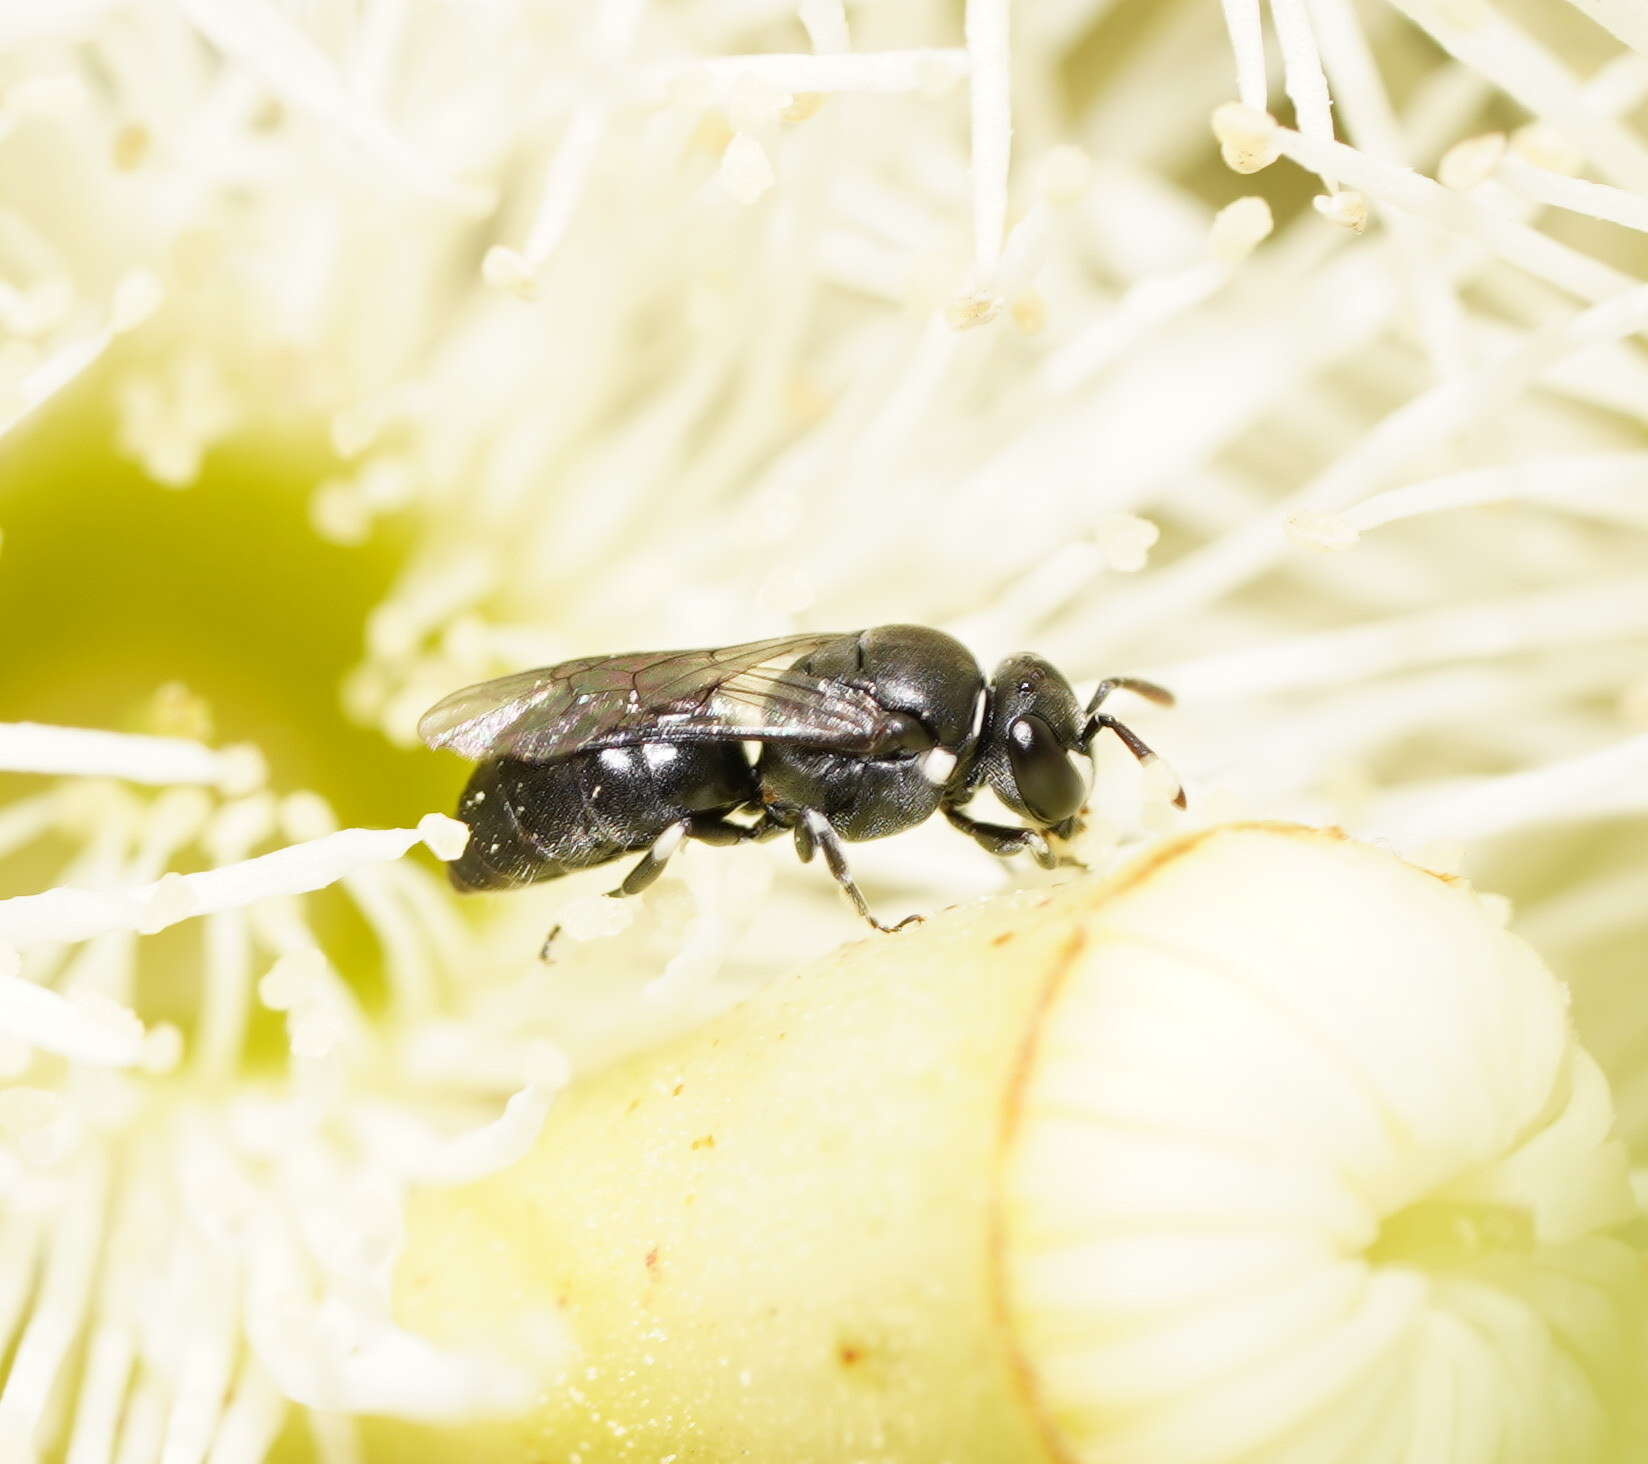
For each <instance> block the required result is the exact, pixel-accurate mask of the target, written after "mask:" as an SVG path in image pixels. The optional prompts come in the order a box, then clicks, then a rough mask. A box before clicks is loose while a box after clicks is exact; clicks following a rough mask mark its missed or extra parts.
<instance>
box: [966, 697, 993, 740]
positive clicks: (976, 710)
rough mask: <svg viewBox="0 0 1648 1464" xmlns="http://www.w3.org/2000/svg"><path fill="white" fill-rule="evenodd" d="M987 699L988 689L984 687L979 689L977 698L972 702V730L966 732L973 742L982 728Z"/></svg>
mask: <svg viewBox="0 0 1648 1464" xmlns="http://www.w3.org/2000/svg"><path fill="white" fill-rule="evenodd" d="M989 699H990V689H989V688H988V687H985V688H983V689H981V690H980V692H979V694H978V700H977V701H975V702H974V703H973V730H972V731H971V732H969V733H968V734H967V735H968V738H969V739H970V740H971V741H973V742H977V741H978V735H979V733H980V732H981V731H983V730H984V704H985V702H987V701H988V700H989Z"/></svg>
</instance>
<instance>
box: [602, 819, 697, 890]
mask: <svg viewBox="0 0 1648 1464" xmlns="http://www.w3.org/2000/svg"><path fill="white" fill-rule="evenodd" d="M691 829H692V820H691V819H690V818H684V819H681V820H680V821H679V822H677V823H672V824H671V825H670V826H669V827H668V828H667V829H665V830H664V832H663V833H661V834H660V835H659V836H658V837H657V838H656V839H654V840H653V841H652V847H651V848H650V849H648V850H647V852H646V853H645V854H643V855H642V856H641V858H640V859H639V860H638V861H637V862H636V865H635V867H634V868H633V869H632V870H630V872H629V873H628V874H626V875H625V876H624V878H623V882H622V883H621V884H619V886H618V888H617V889H615V890H608V891H607V898H608V899H611V900H623V899H627V898H628V897H629V896H630V895H638V894H640V893H641V891H642V890H644V889H646V888H647V887H648V886H649V885H650V884H651V883H652V882H653V881H654V880H655V879H657V878H658V876H659V875H661V874H662V873H663V872H664V866H665V865H666V864H668V863H669V862H670V855H672V854H673V853H675V851H676V850H677V849H679V848H680V847H681V841H682V840H683V839H684V838H686V836H687V834H688V833H689V832H690V831H691Z"/></svg>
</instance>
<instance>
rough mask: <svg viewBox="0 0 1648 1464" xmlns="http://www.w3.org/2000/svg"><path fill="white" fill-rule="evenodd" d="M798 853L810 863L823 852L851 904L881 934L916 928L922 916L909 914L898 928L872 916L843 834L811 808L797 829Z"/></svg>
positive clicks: (803, 859)
mask: <svg viewBox="0 0 1648 1464" xmlns="http://www.w3.org/2000/svg"><path fill="white" fill-rule="evenodd" d="M795 848H796V853H798V854H799V855H800V856H801V862H802V863H803V864H805V863H807V862H808V861H809V860H811V859H812V857H813V850H814V849H815V848H816V849H822V850H823V851H824V863H825V864H827V865H828V866H829V870H830V873H831V874H832V875H833V876H834V877H835V882H836V883H837V884H838V885H840V886H841V888H842V890H843V891H844V892H845V894H846V896H847V898H848V899H849V900H851V901H852V903H853V909H855V910H857V911H858V913H859V914H860V915H861V916H863V918H864V919H865V920H867V921H869V922H870V924H871V925H873V926H875V928H876V929H877V930H879V931H882V932H884V933H886V934H891V933H892V932H893V931H895V930H903V929H904V927H905V926H906V925H914V924H916V923H917V922H919V921H920V920H921V919H922V917H921V916H920V915H906V916H905V917H904V918H903V919H902V920H900V921H899V922H898V924H897V925H883V924H882V923H881V922H880V921H879V920H877V919H876V918H875V916H874V915H872V914H871V913H870V906H869V902H868V901H866V900H865V898H864V892H863V891H862V890H861V889H859V887H858V885H857V884H856V883H855V882H854V880H853V875H852V871H851V870H850V869H848V868H847V856H846V854H845V853H844V852H843V851H842V848H841V835H840V834H838V833H836V831H835V828H834V826H833V825H832V824H831V823H830V821H829V819H827V818H825V817H824V815H823V814H821V813H818V812H815V811H814V810H812V809H808V810H807V811H806V812H805V813H804V814H803V815H802V816H801V822H800V823H798V824H797V825H796V826H795Z"/></svg>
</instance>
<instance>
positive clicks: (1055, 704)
mask: <svg viewBox="0 0 1648 1464" xmlns="http://www.w3.org/2000/svg"><path fill="white" fill-rule="evenodd" d="M989 707H990V710H989V713H988V717H987V720H986V724H985V727H984V729H983V736H982V738H981V745H980V753H979V767H980V771H981V774H982V781H984V782H985V783H988V784H989V786H990V789H991V791H992V792H994V793H995V795H996V797H997V798H999V799H1000V800H1001V801H1002V802H1003V803H1004V804H1006V806H1007V807H1008V808H1010V809H1012V810H1013V812H1014V813H1017V814H1019V815H1021V816H1022V817H1024V818H1026V819H1028V820H1029V821H1030V822H1031V823H1033V824H1035V825H1036V826H1038V827H1040V828H1043V829H1047V830H1050V831H1051V832H1053V833H1055V834H1058V835H1059V836H1060V837H1062V838H1069V837H1071V836H1072V835H1074V834H1075V832H1076V831H1077V829H1078V828H1079V827H1080V815H1081V812H1082V809H1083V807H1084V806H1085V805H1086V803H1087V795H1088V793H1089V792H1090V791H1091V789H1092V786H1093V762H1092V759H1091V758H1090V757H1089V755H1088V750H1087V749H1088V743H1089V742H1090V741H1091V740H1092V733H1091V731H1089V730H1088V729H1087V726H1086V721H1087V719H1086V718H1085V717H1084V715H1083V713H1082V710H1081V704H1080V703H1079V702H1078V701H1077V700H1076V693H1075V692H1074V691H1073V690H1071V687H1070V683H1069V682H1068V681H1066V680H1065V679H1064V676H1063V674H1062V673H1061V672H1059V671H1058V670H1057V669H1056V668H1055V667H1053V666H1052V665H1051V664H1049V663H1048V662H1047V661H1045V660H1043V659H1042V658H1041V657H1040V656H1032V655H1027V654H1021V655H1016V656H1009V657H1008V658H1007V659H1006V660H1005V661H1003V662H1002V663H1001V665H999V666H998V667H997V668H996V674H995V676H994V677H993V678H992V680H991V682H990V697H989ZM1084 734H1085V735H1084Z"/></svg>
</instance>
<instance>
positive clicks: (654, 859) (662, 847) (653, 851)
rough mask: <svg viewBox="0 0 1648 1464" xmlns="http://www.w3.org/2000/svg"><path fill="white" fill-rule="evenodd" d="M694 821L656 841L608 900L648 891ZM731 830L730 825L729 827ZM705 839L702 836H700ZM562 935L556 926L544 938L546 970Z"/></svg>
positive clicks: (542, 954)
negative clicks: (557, 939) (557, 938)
mask: <svg viewBox="0 0 1648 1464" xmlns="http://www.w3.org/2000/svg"><path fill="white" fill-rule="evenodd" d="M693 823H694V820H693V819H691V818H683V819H679V820H677V821H676V822H675V823H672V824H671V825H670V826H669V827H668V828H666V829H665V830H664V832H663V833H661V834H660V835H659V836H658V837H657V838H656V839H654V840H653V841H652V844H651V847H649V848H648V849H647V852H646V853H645V854H643V855H642V856H641V857H640V859H638V860H637V861H636V862H635V865H634V866H633V867H632V868H631V870H630V872H629V873H628V874H626V875H625V876H624V877H623V879H622V880H620V881H619V883H618V885H617V887H616V888H615V889H610V890H608V891H607V898H608V899H609V900H626V899H628V898H629V897H630V896H631V895H638V894H640V893H641V891H642V890H644V889H646V888H648V887H649V886H650V885H651V884H652V883H653V881H654V880H656V879H657V878H658V876H659V875H661V874H662V873H663V872H664V866H665V865H666V864H668V863H669V862H670V856H671V855H672V854H674V853H675V851H676V850H677V849H679V848H680V847H681V841H682V840H683V839H684V838H686V836H687V835H688V834H689V833H693V832H694V829H693ZM729 827H731V825H729ZM700 837H702V835H700ZM705 842H707V843H715V842H717V839H716V838H715V837H714V836H713V835H712V836H711V837H710V838H708V839H706V840H705ZM560 933H561V927H560V926H559V925H556V926H554V927H552V928H551V930H550V932H549V934H548V935H546V936H545V937H544V943H543V945H542V947H541V948H540V949H539V951H538V959H539V960H540V961H542V962H543V963H544V964H545V965H546V966H549V965H553V964H554V961H555V941H556V937H558V936H559V935H560Z"/></svg>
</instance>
